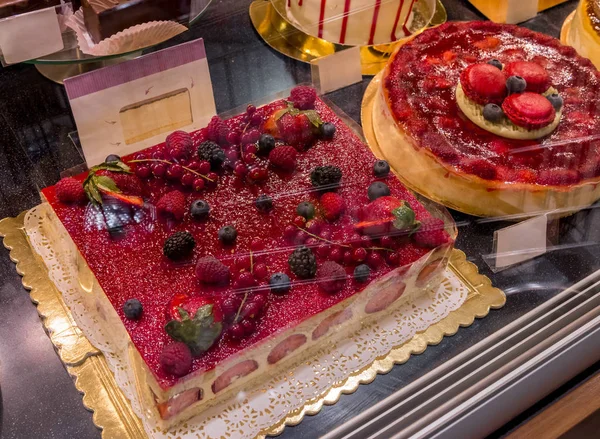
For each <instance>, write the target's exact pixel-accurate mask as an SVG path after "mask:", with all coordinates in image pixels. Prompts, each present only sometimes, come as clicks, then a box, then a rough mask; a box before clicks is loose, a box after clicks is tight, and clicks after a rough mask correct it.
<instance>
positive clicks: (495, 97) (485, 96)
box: [460, 64, 506, 105]
mask: <svg viewBox="0 0 600 439" xmlns="http://www.w3.org/2000/svg"><path fill="white" fill-rule="evenodd" d="M460 85H461V86H462V88H463V90H464V92H465V95H467V97H469V98H470V99H472V100H473V101H475V102H477V103H478V104H480V105H485V104H490V103H492V104H501V103H502V100H503V99H504V97H505V96H506V77H505V76H504V73H502V70H500V69H499V68H497V67H494V66H492V65H490V64H473V65H470V66H469V67H467V68H466V69H465V70H464V72H462V73H461V75H460Z"/></svg>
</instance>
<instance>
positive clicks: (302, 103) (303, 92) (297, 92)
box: [289, 85, 317, 110]
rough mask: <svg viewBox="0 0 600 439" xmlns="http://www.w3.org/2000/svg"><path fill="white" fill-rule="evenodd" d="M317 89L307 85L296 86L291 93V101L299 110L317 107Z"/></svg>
mask: <svg viewBox="0 0 600 439" xmlns="http://www.w3.org/2000/svg"><path fill="white" fill-rule="evenodd" d="M316 99H317V91H316V90H315V89H314V88H312V87H308V86H306V85H299V86H297V87H294V88H293V89H292V91H291V93H290V97H289V101H290V102H292V103H293V104H294V107H296V108H297V109H299V110H311V109H313V108H315V100H316Z"/></svg>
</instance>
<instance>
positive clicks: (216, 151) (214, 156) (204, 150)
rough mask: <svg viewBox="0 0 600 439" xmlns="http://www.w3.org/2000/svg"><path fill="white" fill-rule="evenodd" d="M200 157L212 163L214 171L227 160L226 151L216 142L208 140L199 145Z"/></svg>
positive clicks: (211, 167)
mask: <svg viewBox="0 0 600 439" xmlns="http://www.w3.org/2000/svg"><path fill="white" fill-rule="evenodd" d="M198 158H199V159H200V160H206V161H207V162H209V163H210V169H212V170H213V171H214V170H216V169H219V168H220V167H221V165H223V163H224V162H225V159H226V156H225V151H223V150H222V149H221V147H220V146H219V145H217V144H216V143H215V142H211V141H210V140H207V141H206V142H202V143H201V144H200V146H198Z"/></svg>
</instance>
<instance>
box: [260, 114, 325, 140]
mask: <svg viewBox="0 0 600 439" xmlns="http://www.w3.org/2000/svg"><path fill="white" fill-rule="evenodd" d="M313 122H314V124H317V125H319V124H321V123H322V121H321V119H320V117H319V115H318V113H317V112H316V111H315V110H305V111H300V110H298V109H296V108H293V107H290V106H288V107H286V108H281V109H279V110H276V111H274V112H273V113H272V114H271V115H270V116H269V118H268V119H267V121H266V122H265V131H266V133H267V134H271V135H272V136H273V137H275V138H276V139H281V140H283V141H284V142H286V143H288V144H290V145H292V146H294V147H298V148H303V147H305V146H307V145H309V144H310V143H312V142H313V141H314V139H315V135H316V134H317V131H318V130H317V127H316V125H314V124H313Z"/></svg>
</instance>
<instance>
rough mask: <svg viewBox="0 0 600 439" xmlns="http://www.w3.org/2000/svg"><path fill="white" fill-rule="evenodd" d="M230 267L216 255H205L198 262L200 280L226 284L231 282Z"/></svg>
mask: <svg viewBox="0 0 600 439" xmlns="http://www.w3.org/2000/svg"><path fill="white" fill-rule="evenodd" d="M230 274H231V273H230V271H229V267H228V266H227V265H225V264H223V263H222V262H221V261H219V260H218V259H217V258H215V257H214V256H205V257H203V258H200V259H199V260H198V263H197V264H196V276H197V277H198V280H199V281H200V282H202V283H206V284H224V283H228V282H229V277H230Z"/></svg>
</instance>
